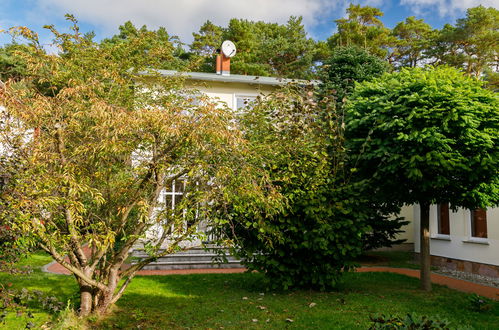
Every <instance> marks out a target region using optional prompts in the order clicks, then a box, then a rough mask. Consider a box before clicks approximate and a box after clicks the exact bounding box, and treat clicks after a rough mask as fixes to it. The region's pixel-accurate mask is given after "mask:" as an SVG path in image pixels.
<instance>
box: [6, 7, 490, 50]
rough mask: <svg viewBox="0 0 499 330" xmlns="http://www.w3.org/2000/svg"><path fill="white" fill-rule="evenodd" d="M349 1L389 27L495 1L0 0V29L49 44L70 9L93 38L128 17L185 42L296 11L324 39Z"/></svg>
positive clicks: (436, 23) (438, 22)
mask: <svg viewBox="0 0 499 330" xmlns="http://www.w3.org/2000/svg"><path fill="white" fill-rule="evenodd" d="M350 2H353V3H355V4H361V5H369V6H373V7H377V8H380V9H381V10H382V11H383V12H384V16H383V17H382V21H383V22H384V24H385V25H386V26H388V27H391V28H392V27H394V26H395V25H396V24H397V23H398V22H400V21H403V20H404V19H405V18H406V17H409V16H416V17H417V18H423V19H424V20H425V21H426V22H427V23H429V24H430V25H431V26H433V27H434V28H441V27H442V26H443V25H444V24H445V23H451V24H454V23H455V21H456V19H457V18H461V17H464V16H465V15H466V9H467V8H471V7H475V6H478V5H483V6H486V7H494V8H497V9H499V0H359V1H348V0H345V1H344V0H0V30H5V29H8V28H10V27H12V26H27V27H28V28H30V29H32V30H33V31H35V32H37V33H39V35H40V40H41V41H42V43H43V44H45V45H47V47H49V48H50V43H51V40H52V38H51V36H50V34H49V33H48V32H47V31H46V30H44V29H43V26H44V25H47V24H53V25H55V27H56V28H57V29H58V30H59V31H62V32H67V31H68V27H69V24H68V22H66V21H65V20H64V14H66V13H70V14H73V15H74V16H75V17H76V18H77V19H78V21H79V26H80V30H81V31H82V32H89V31H94V32H95V33H96V39H97V40H100V39H102V38H106V37H110V36H112V35H114V34H116V33H117V32H118V26H119V25H121V24H123V23H124V22H126V21H128V20H130V21H132V22H133V23H134V24H135V25H136V26H142V25H144V24H145V25H147V27H148V28H151V29H156V28H158V27H160V26H163V27H165V28H166V30H167V31H168V33H169V34H170V35H177V36H179V37H180V38H181V40H182V41H183V42H185V43H190V42H191V41H192V33H193V32H196V31H198V30H199V27H200V26H201V25H202V24H203V23H204V22H205V21H206V20H207V19H209V20H210V21H212V22H213V23H215V24H217V25H221V26H226V25H227V23H228V21H229V20H230V19H231V18H244V19H249V20H255V21H256V20H262V21H265V22H276V23H285V22H286V21H287V20H288V19H289V17H290V16H302V17H303V23H304V25H305V28H306V30H307V32H308V34H309V36H310V37H312V38H314V39H316V40H325V39H327V38H328V37H329V36H330V35H331V34H332V33H333V32H334V31H335V26H336V25H335V23H334V20H336V19H338V18H341V17H344V16H345V15H346V13H345V9H346V8H347V7H348V5H349V3H350ZM9 41H10V37H8V36H6V35H5V34H2V35H1V36H0V45H1V44H4V43H6V42H9Z"/></svg>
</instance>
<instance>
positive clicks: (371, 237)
mask: <svg viewBox="0 0 499 330" xmlns="http://www.w3.org/2000/svg"><path fill="white" fill-rule="evenodd" d="M367 224H368V225H369V227H370V230H369V231H368V232H366V233H364V234H363V235H362V237H363V241H364V244H363V247H362V249H363V250H364V251H369V250H374V249H378V248H381V247H391V246H393V245H397V244H402V243H404V242H405V241H406V240H405V239H398V238H397V236H398V234H400V233H403V232H404V231H403V230H401V228H402V226H405V225H407V224H409V221H406V220H404V218H402V217H395V218H393V219H388V218H387V217H386V216H382V215H373V216H371V217H370V218H369V219H368V221H367Z"/></svg>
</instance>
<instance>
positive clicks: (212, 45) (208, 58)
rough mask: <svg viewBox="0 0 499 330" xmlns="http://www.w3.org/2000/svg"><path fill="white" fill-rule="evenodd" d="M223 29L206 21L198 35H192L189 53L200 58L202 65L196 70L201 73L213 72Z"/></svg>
mask: <svg viewBox="0 0 499 330" xmlns="http://www.w3.org/2000/svg"><path fill="white" fill-rule="evenodd" d="M223 32H224V31H223V29H222V28H221V27H220V26H218V25H215V24H213V23H212V22H210V21H209V20H207V21H206V22H205V23H204V24H203V25H202V26H201V27H200V28H199V32H198V33H193V34H192V36H193V37H194V41H193V42H192V44H191V45H190V50H191V52H192V53H193V54H194V55H196V56H199V57H201V58H202V59H203V60H202V63H201V65H200V67H199V68H198V69H199V70H200V71H201V72H215V71H216V67H215V57H216V53H217V49H218V48H220V45H221V44H222V42H223Z"/></svg>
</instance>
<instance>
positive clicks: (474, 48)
mask: <svg viewBox="0 0 499 330" xmlns="http://www.w3.org/2000/svg"><path fill="white" fill-rule="evenodd" d="M498 39H499V10H497V9H495V8H492V7H490V8H485V7H483V6H478V7H474V8H469V9H468V10H467V11H466V17H465V18H460V19H458V20H457V22H456V25H455V26H451V25H449V24H446V25H445V26H444V27H443V28H442V30H441V31H439V33H438V34H437V35H435V37H434V39H433V40H432V45H431V48H430V49H429V54H430V55H431V56H433V57H434V58H435V59H436V62H435V63H439V64H448V65H452V66H455V67H457V68H462V69H463V71H465V72H466V73H467V74H468V75H473V76H475V77H480V76H481V74H482V73H483V72H484V71H485V70H486V69H492V70H494V69H497V54H498V53H499V45H498V43H497V40H498Z"/></svg>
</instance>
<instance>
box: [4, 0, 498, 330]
mask: <svg viewBox="0 0 499 330" xmlns="http://www.w3.org/2000/svg"><path fill="white" fill-rule="evenodd" d="M347 13H348V14H349V19H348V20H349V21H344V20H341V19H340V20H338V21H337V23H338V27H339V31H338V33H337V35H336V37H335V38H331V39H330V41H328V42H329V44H328V46H327V45H326V44H321V45H322V46H320V45H319V44H318V45H317V47H318V48H317V49H316V50H317V53H316V55H317V56H319V55H320V54H322V53H324V52H325V53H326V54H327V56H322V55H321V56H322V57H320V56H319V57H318V58H317V61H316V62H314V63H316V64H313V65H314V67H313V68H312V67H309V68H308V69H307V70H305V71H306V72H305V73H306V74H305V73H304V75H303V78H310V77H312V76H313V78H316V79H320V80H313V81H307V80H293V81H290V82H289V83H288V84H281V85H280V86H279V88H274V89H273V90H271V91H269V92H267V93H263V92H262V93H261V95H259V96H258V97H256V98H255V100H254V102H251V103H250V104H246V107H245V109H244V111H234V109H232V108H231V107H229V106H228V105H227V104H224V103H223V102H218V100H216V99H213V98H211V97H208V95H206V94H203V93H201V92H200V91H197V90H194V89H192V88H187V87H186V86H187V84H186V78H185V75H182V74H179V75H175V76H173V77H171V76H166V75H163V74H161V72H162V71H160V70H158V69H164V68H167V69H171V67H169V65H172V66H176V67H175V68H176V69H178V70H184V71H189V70H190V69H192V68H194V67H196V65H201V66H203V65H205V64H206V62H205V60H207V59H208V57H209V56H208V57H206V58H199V57H197V56H196V54H195V53H192V54H190V55H189V54H185V53H182V50H181V49H182V48H181V47H177V48H175V47H174V45H173V43H172V42H171V38H170V37H169V36H168V34H167V33H166V31H165V30H164V29H159V30H157V31H149V30H148V29H147V28H146V27H143V28H141V29H136V28H135V27H134V26H133V25H132V24H131V23H126V24H125V25H124V26H122V27H120V34H119V35H117V36H115V37H113V38H110V39H105V40H102V41H100V42H97V41H95V40H94V35H92V34H91V33H81V32H80V28H79V26H78V22H77V20H76V18H75V17H73V16H72V15H66V18H67V20H68V22H69V24H70V28H69V30H68V29H67V30H64V31H65V32H60V31H59V30H57V29H56V28H55V27H54V26H52V25H50V26H46V28H47V29H48V30H49V31H50V32H51V33H52V36H53V38H54V43H53V46H54V47H57V49H58V53H57V54H56V55H55V54H51V53H49V52H47V51H46V50H45V48H44V45H43V44H42V43H41V42H40V40H39V39H38V35H37V34H36V33H35V32H33V31H31V30H30V29H28V28H25V27H15V28H12V29H10V30H9V31H7V33H8V34H9V35H10V36H12V37H13V38H14V39H13V40H14V42H13V44H12V45H10V46H9V47H8V48H6V49H4V53H5V54H4V55H5V56H3V57H2V61H3V62H1V63H0V64H2V63H3V64H2V65H4V69H3V70H2V77H1V79H2V80H1V84H0V105H1V106H0V128H1V130H0V170H1V173H0V175H1V179H2V181H1V186H0V243H1V245H0V255H1V263H0V324H1V325H2V326H5V327H7V328H12V329H17V328H54V329H68V328H69V329H71V328H74V329H85V328H96V329H116V328H122V329H129V328H146V329H156V328H157V329H164V328H168V329H170V328H171V329H177V328H178V329H180V328H193V329H215V328H217V329H221V328H224V329H226V328H227V329H230V328H256V329H258V328H262V329H263V328H265V329H266V328H275V329H282V328H299V329H300V328H317V329H328V328H345V329H351V328H361V329H365V328H372V329H447V328H494V327H495V326H496V325H497V324H499V303H498V302H497V301H495V300H490V299H488V298H484V297H480V296H477V295H473V294H466V293H463V292H459V291H455V290H452V289H450V288H448V287H445V286H441V285H436V284H434V285H432V282H431V271H432V269H431V265H430V228H429V226H430V224H429V219H430V205H433V204H441V203H447V204H449V205H450V208H451V209H452V210H455V209H458V208H467V209H471V210H476V209H478V208H487V207H494V206H497V205H499V171H498V170H497V169H498V168H499V106H498V105H499V98H498V95H497V91H496V90H495V89H496V87H497V86H496V85H494V83H495V82H494V75H493V74H491V73H490V72H489V73H488V75H486V74H485V73H486V72H488V71H487V66H488V65H489V63H488V62H483V63H482V62H480V63H478V62H477V63H475V62H473V59H475V58H476V56H475V55H473V54H472V55H470V56H469V58H468V59H469V61H468V62H466V61H464V62H460V63H461V64H460V65H461V66H459V65H456V64H455V62H452V61H451V60H450V59H449V58H448V57H445V56H441V57H439V56H438V55H436V54H434V53H431V52H430V50H434V49H433V48H431V47H429V48H430V49H426V50H425V51H428V54H427V55H426V56H427V57H426V60H429V59H439V61H437V62H435V63H436V65H435V66H424V65H423V64H421V63H420V64H419V65H416V64H417V63H413V61H412V59H411V56H412V55H414V54H412V53H411V54H409V55H408V56H409V62H407V61H405V60H404V57H403V56H402V55H401V52H402V51H403V50H404V49H406V48H404V47H407V44H404V43H403V42H402V41H407V40H402V39H403V33H402V32H403V31H402V32H401V31H399V32H400V34H399V35H396V34H395V31H394V32H393V33H394V34H393V35H391V36H392V37H395V36H397V37H398V38H399V39H398V40H399V42H400V44H398V47H399V48H398V53H397V54H398V56H399V58H398V61H397V63H398V64H400V65H394V64H393V63H392V62H390V61H387V60H386V58H385V55H386V54H385V53H384V51H386V49H385V48H383V47H381V46H379V44H376V43H374V40H370V43H369V47H368V40H367V37H368V36H370V35H371V34H370V33H368V32H369V31H371V32H372V30H371V29H367V30H365V31H364V28H365V27H366V25H365V24H364V23H365V22H363V21H359V19H361V18H362V17H366V15H367V16H370V17H371V18H372V19H373V22H375V23H376V22H377V18H376V17H377V16H380V15H379V13H378V14H376V13H377V11H375V10H374V9H373V8H371V7H361V6H355V5H351V6H350V7H349V8H348V9H347ZM496 15H497V10H495V9H492V8H490V9H486V8H483V7H476V8H473V9H470V10H469V11H468V12H467V17H466V19H462V20H460V21H458V23H457V24H456V27H455V31H454V30H453V31H454V32H453V33H454V34H452V38H451V40H457V39H456V38H458V37H460V38H461V37H462V35H463V33H464V32H466V31H469V30H470V29H471V30H472V31H474V32H473V33H475V34H477V35H479V36H480V38H482V37H483V38H484V40H485V39H486V40H489V39H487V38H488V37H489V35H488V34H486V33H485V32H483V31H482V30H481V29H478V28H477V27H476V26H475V25H474V24H473V23H474V22H475V21H476V19H477V17H482V16H483V17H486V18H491V17H495V16H496ZM232 23H233V26H232V27H230V28H227V29H225V30H223V29H222V30H220V31H218V30H217V29H216V27H213V26H211V28H213V29H214V30H215V32H216V31H218V32H220V35H219V36H218V37H220V38H222V36H232V37H234V38H236V36H237V35H238V34H237V33H233V32H234V31H232V30H231V29H234V30H238V28H237V26H238V24H242V25H244V26H246V27H247V28H248V29H250V27H252V29H254V31H257V32H255V33H263V34H265V33H269V31H276V33H277V32H279V31H280V32H279V33H281V32H282V31H284V32H286V31H287V32H289V30H291V31H295V30H296V29H298V30H299V31H304V30H303V26H302V25H301V19H299V18H290V21H289V22H288V25H287V26H285V27H284V26H280V27H279V26H273V25H269V26H267V25H265V24H264V23H261V22H258V23H261V24H258V23H252V22H248V21H237V20H235V21H232ZM347 23H348V24H347ZM416 23H418V22H417V21H414V20H410V19H408V20H407V22H406V23H405V24H406V26H405V25H403V26H402V27H401V28H400V29H402V30H403V28H404V26H405V28H411V24H416ZM419 23H421V22H419ZM419 23H418V24H419ZM252 24H253V25H252ZM352 24H353V25H352ZM373 24H374V23H373ZM418 24H416V25H418ZM351 26H356V27H358V29H354V31H350V33H349V32H348V27H351ZM418 26H419V25H418ZM371 28H374V30H376V31H378V30H379V31H378V32H383V31H384V32H383V33H385V32H386V31H385V30H384V28H383V29H382V28H381V27H379V26H377V25H376V24H374V26H371ZM472 28H475V29H476V31H475V30H473V29H472ZM258 29H260V30H261V31H260V30H258ZM447 29H449V27H447ZM68 31H69V32H68ZM258 31H259V32H258ZM299 31H298V32H299ZM359 31H360V32H359ZM463 31H464V32H463ZM205 32H206V31H205ZM218 32H216V33H218ZM284 32H282V33H283V34H287V32H286V33H284ZM295 32H296V31H295ZM224 33H225V34H224ZM232 33H233V34H232ZM345 33H346V35H345ZM358 33H360V35H357V34H358ZM448 33H449V31H447V30H445V29H444V30H442V31H441V33H440V34H435V35H433V34H430V33H429V32H428V38H430V39H431V38H433V39H431V40H433V41H434V42H435V44H438V45H440V46H442V45H447V44H448V43H449V40H448V39H445V38H444V37H446V36H447V37H448ZM217 35H218V34H217ZM291 35H296V34H293V33H291ZM297 35H301V34H300V33H298V34H297ZM471 35H473V36H474V34H471ZM266 36H267V37H269V38H270V36H268V35H266ZM354 36H355V37H356V38H353V37H354ZM345 37H348V38H346V40H356V41H355V42H354V44H346V45H344V44H342V40H345ZM357 37H359V38H357ZM279 38H281V37H279ZM279 38H276V40H280V39H279ZM282 38H284V37H282ZM201 39H202V38H201ZM18 40H22V41H21V42H18ZM377 40H378V41H379V40H381V39H380V38H378V39H377ZM467 40H468V39H467ZM480 40H482V39H480ZM197 41H199V40H197ZM302 41H303V40H302ZM468 41H469V42H476V40H475V39H473V38H472V37H469V40H468ZM371 42H373V43H371ZM411 42H414V43H416V41H414V40H412V41H411ZM477 43H478V42H477ZM241 44H242V45H244V42H241ZM312 44H313V43H311V41H310V40H309V41H307V42H304V43H303V45H308V46H310V45H312ZM451 44H452V43H451ZM296 45H297V46H298V43H297V44H296ZM404 45H405V46H404ZM460 45H461V44H459V43H456V44H452V46H453V47H454V46H455V47H460ZM480 45H483V44H480ZM308 46H307V47H308ZM321 47H322V48H321ZM324 47H330V48H331V49H329V50H327V51H325V48H324ZM442 47H443V46H442ZM451 48H452V47H451ZM193 49H194V48H193ZM321 49H322V50H321ZM406 50H407V49H406ZM414 51H415V52H416V53H417V54H416V55H417V57H418V61H419V60H424V59H423V58H419V55H421V52H423V50H421V49H419V50H414ZM451 51H454V48H452V49H450V50H449V52H451ZM462 52H464V50H463V51H462ZM462 52H461V53H462ZM484 52H485V51H484ZM487 52H489V53H490V52H492V51H491V50H490V49H488V48H487ZM444 53H445V55H448V52H447V51H445V52H444ZM458 53H459V52H458ZM489 53H487V54H488V55H490V54H489ZM383 54H384V55H383ZM406 55H407V54H406ZM394 56H395V55H394ZM240 58H245V59H246V60H247V59H248V57H247V56H246V57H245V56H244V52H243V54H242V55H241V56H240ZM307 58H308V57H307ZM312 58H314V57H313V56H312V57H309V58H308V59H309V60H310V61H311V62H310V63H309V64H310V65H312ZM487 58H495V57H493V56H492V57H490V56H489V57H487ZM405 59H406V60H407V58H405ZM291 62H292V63H295V62H300V61H298V60H296V61H294V60H292V61H291ZM179 63H180V64H179ZM181 63H183V64H181ZM203 63H204V64H203ZM234 63H235V67H236V68H239V70H243V71H244V70H245V68H246V67H247V64H248V63H241V62H237V61H234ZM269 63H278V61H276V60H271V61H269ZM317 63H319V64H317ZM404 63H405V64H404ZM408 63H412V64H413V65H412V64H410V65H409V64H408ZM465 64H466V65H467V66H465ZM238 65H239V66H238ZM276 65H277V64H276ZM249 67H250V68H251V67H252V68H253V69H255V66H252V65H249ZM264 67H265V66H264ZM463 68H466V69H469V70H463ZM287 69H290V68H289V67H287ZM309 69H310V70H309ZM290 70H291V69H290ZM291 71H292V70H291ZM244 72H246V71H244ZM262 72H263V73H265V72H264V71H262ZM296 72H298V71H296ZM267 73H268V72H267ZM267 73H265V74H264V75H266V74H267ZM257 79H258V77H257V78H255V79H254V80H257ZM234 95H235V94H234ZM180 180H181V181H182V182H183V183H184V184H183V186H182V188H179V189H181V190H182V192H181V194H180V193H179V195H181V197H178V199H176V203H175V204H174V203H171V204H169V201H168V200H167V199H165V198H164V195H165V191H166V188H167V187H172V186H173V187H177V186H176V185H177V183H178V181H180ZM176 182H177V183H176ZM172 195H173V192H172ZM175 198H177V197H175ZM415 204H417V205H419V206H420V209H421V212H420V222H419V223H420V227H421V231H420V242H421V245H420V246H421V249H420V264H419V265H416V264H414V263H413V262H412V261H411V259H412V255H410V254H403V253H396V252H388V253H386V254H384V255H383V254H378V256H382V258H380V259H381V260H384V261H383V262H384V265H388V266H391V267H403V268H416V269H418V270H419V271H420V278H421V279H420V280H418V279H415V278H412V277H407V276H404V275H400V274H392V273H384V272H380V273H374V272H356V269H358V268H359V266H360V265H361V264H362V262H365V261H366V259H365V258H363V256H365V254H366V253H367V252H368V251H372V250H375V249H377V248H381V247H391V246H393V245H397V244H399V243H402V241H403V240H401V239H399V236H398V234H400V233H401V228H402V226H404V225H406V224H407V221H406V220H405V219H403V218H401V217H399V216H398V214H400V211H401V208H402V207H403V206H406V205H415ZM206 224H207V225H206ZM202 225H203V226H205V227H204V228H207V229H206V230H205V231H198V228H201V226H202ZM196 240H197V241H203V242H204V241H208V240H209V243H210V244H216V245H219V246H223V247H225V248H227V249H228V250H229V251H230V252H231V253H232V254H234V255H235V256H237V257H239V258H241V262H242V265H243V266H244V267H246V268H247V270H248V271H247V272H246V273H237V274H236V273H233V274H189V275H168V276H157V275H156V276H152V275H151V276H144V275H142V273H141V270H142V269H143V268H144V267H145V266H147V265H148V264H150V263H151V262H155V261H156V260H158V259H160V258H162V257H164V256H166V255H169V254H172V253H175V252H179V251H183V250H185V249H188V245H185V242H194V241H196ZM139 248H140V249H141V251H142V252H143V256H142V257H141V258H135V259H134V256H133V251H134V250H135V249H139ZM219 257H220V259H221V260H223V259H224V256H223V255H220V256H219ZM367 260H369V258H367ZM54 261H55V262H57V263H58V264H60V265H61V266H62V267H63V268H64V269H66V270H67V271H68V272H69V273H70V274H71V276H64V275H58V274H51V273H47V272H45V271H44V270H43V266H44V265H47V264H49V263H50V262H54Z"/></svg>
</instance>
